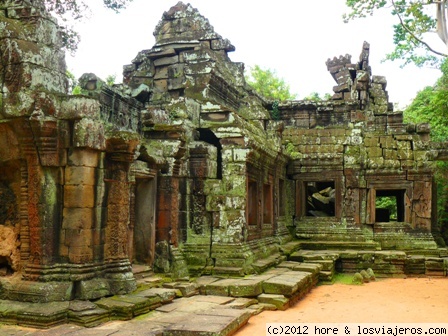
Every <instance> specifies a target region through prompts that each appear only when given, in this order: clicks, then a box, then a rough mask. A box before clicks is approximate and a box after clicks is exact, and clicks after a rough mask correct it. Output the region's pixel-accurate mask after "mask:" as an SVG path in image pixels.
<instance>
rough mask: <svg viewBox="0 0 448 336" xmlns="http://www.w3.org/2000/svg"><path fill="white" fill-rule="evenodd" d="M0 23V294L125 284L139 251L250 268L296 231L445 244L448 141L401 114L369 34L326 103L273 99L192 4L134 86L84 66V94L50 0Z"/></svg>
mask: <svg viewBox="0 0 448 336" xmlns="http://www.w3.org/2000/svg"><path fill="white" fill-rule="evenodd" d="M0 27H1V29H0V55H1V62H0V74H1V76H0V83H1V96H0V119H1V121H0V128H1V131H0V172H1V174H0V193H1V196H2V197H1V198H0V220H1V223H0V237H1V240H0V272H1V273H0V298H7V299H13V300H28V301H63V300H71V299H95V298H98V297H102V296H107V295H111V294H117V293H126V292H129V291H132V290H133V289H134V288H135V278H134V275H133V272H132V265H137V264H139V265H146V266H148V267H150V268H152V269H153V270H155V271H157V272H166V273H171V274H172V275H173V277H183V276H187V275H200V274H211V273H213V274H232V275H244V274H247V273H253V272H256V271H258V270H259V269H257V267H258V266H259V265H260V264H259V261H260V260H267V259H270V260H274V261H275V260H276V259H281V258H283V256H281V254H280V253H279V251H281V246H282V245H283V244H285V243H287V242H289V241H291V240H292V239H301V240H303V246H308V247H310V248H317V247H318V248H322V247H325V246H331V247H336V248H337V247H338V246H339V247H344V248H346V247H351V248H357V247H358V248H372V249H405V250H408V249H430V250H431V249H432V250H435V249H436V248H437V246H436V244H435V242H434V239H433V237H432V235H431V230H432V227H433V226H434V223H435V220H436V215H435V212H434V209H435V207H434V206H433V205H434V202H435V189H434V186H433V166H432V165H433V162H434V160H436V159H443V158H445V157H446V153H445V151H444V150H443V148H444V147H443V146H442V145H440V144H439V145H436V144H433V143H431V141H430V137H429V128H428V126H427V125H406V124H403V116H402V114H401V113H400V112H394V111H393V109H392V105H391V103H389V102H388V99H387V92H386V90H385V89H386V80H385V78H384V77H380V76H373V75H372V73H371V69H370V67H369V64H368V56H369V46H368V44H365V45H364V46H363V50H362V53H361V57H360V59H359V61H356V62H352V61H351V58H350V56H344V57H340V58H334V59H333V60H328V61H327V67H328V70H329V71H330V73H331V75H332V76H333V77H334V79H335V80H336V82H337V85H336V86H335V87H334V92H335V94H334V96H333V97H332V99H331V100H329V101H325V102H312V101H288V102H280V104H276V103H274V102H270V101H267V100H265V99H264V98H263V97H260V96H258V95H257V94H256V93H255V92H254V91H253V90H252V89H251V88H250V87H249V86H248V85H247V84H246V83H245V79H244V65H243V64H241V63H235V62H232V61H231V60H230V58H229V57H228V53H229V52H231V51H233V50H234V49H235V48H234V46H233V45H232V44H231V43H230V42H229V41H228V40H227V39H224V38H222V37H221V36H220V35H218V34H217V33H216V32H215V31H214V29H213V27H212V26H211V25H210V23H209V22H208V20H207V19H205V18H204V17H202V16H201V15H200V14H199V12H198V11H197V10H196V9H194V8H192V7H191V6H190V5H186V4H183V3H182V2H179V3H178V4H177V5H175V6H174V7H172V8H171V9H170V10H168V11H167V12H165V13H164V14H163V16H162V19H161V21H160V23H159V24H158V26H157V27H156V29H155V32H154V36H155V38H156V43H155V45H154V46H153V47H152V48H151V49H148V50H143V51H141V52H139V53H138V54H137V55H136V57H135V59H134V60H132V62H131V64H129V65H126V66H125V67H124V74H123V75H124V77H123V84H122V85H116V86H114V87H108V86H107V85H106V84H105V83H104V82H103V81H102V80H101V79H99V78H98V77H97V76H95V75H94V74H93V73H90V74H84V75H83V76H82V77H81V79H80V84H81V87H82V94H81V95H76V96H73V95H69V94H68V93H67V90H68V88H67V79H66V76H65V71H66V69H65V62H64V54H63V52H61V51H60V45H61V37H60V33H59V30H58V27H57V25H56V23H55V21H54V19H53V18H51V17H50V16H49V15H48V14H47V13H46V12H45V10H44V9H43V7H42V6H40V5H39V2H38V1H33V2H31V1H29V0H15V1H12V0H7V1H3V2H2V4H1V5H0ZM92 70H93V71H94V69H92ZM382 197H388V198H389V199H392V200H393V202H395V208H396V214H393V215H391V214H390V213H388V211H387V210H386V209H382V208H380V207H379V206H377V200H378V199H380V198H382ZM267 264H268V263H267Z"/></svg>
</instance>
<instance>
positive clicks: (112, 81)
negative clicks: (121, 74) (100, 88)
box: [106, 74, 117, 86]
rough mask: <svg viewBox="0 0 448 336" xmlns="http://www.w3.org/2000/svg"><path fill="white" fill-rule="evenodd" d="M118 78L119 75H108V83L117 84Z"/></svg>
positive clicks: (110, 84)
mask: <svg viewBox="0 0 448 336" xmlns="http://www.w3.org/2000/svg"><path fill="white" fill-rule="evenodd" d="M116 79H117V75H115V74H114V75H108V76H107V77H106V84H107V85H109V86H112V85H114V84H115V80H116Z"/></svg>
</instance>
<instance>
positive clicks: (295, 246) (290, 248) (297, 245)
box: [280, 240, 302, 256]
mask: <svg viewBox="0 0 448 336" xmlns="http://www.w3.org/2000/svg"><path fill="white" fill-rule="evenodd" d="M301 248H302V242H300V241H297V240H293V241H290V242H288V243H286V244H283V245H281V246H280V252H281V253H282V254H284V255H286V256H289V255H290V254H291V253H294V252H296V251H298V250H300V249H301Z"/></svg>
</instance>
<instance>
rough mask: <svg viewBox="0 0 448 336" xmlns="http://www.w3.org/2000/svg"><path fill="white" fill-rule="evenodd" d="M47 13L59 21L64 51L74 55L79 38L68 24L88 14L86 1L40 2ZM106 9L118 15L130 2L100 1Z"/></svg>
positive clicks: (45, 0)
mask: <svg viewBox="0 0 448 336" xmlns="http://www.w3.org/2000/svg"><path fill="white" fill-rule="evenodd" d="M41 1H42V3H43V4H44V6H45V8H46V9H47V11H48V12H50V13H51V14H53V15H54V16H55V17H56V18H57V19H58V21H59V24H60V25H61V29H62V42H63V47H64V49H66V50H68V51H70V52H71V53H74V52H75V51H76V49H77V47H78V43H79V41H80V36H79V34H78V33H77V32H76V30H75V29H74V28H73V24H71V23H70V22H73V21H77V20H81V19H82V18H84V17H86V16H88V15H89V14H90V10H89V7H88V5H87V3H86V1H83V0H41ZM101 1H102V3H103V5H104V6H105V7H106V8H109V9H111V10H113V11H114V12H116V13H118V12H120V11H121V10H122V9H125V8H126V6H127V4H128V3H129V2H131V1H132V0H101Z"/></svg>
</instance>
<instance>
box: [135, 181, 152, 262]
mask: <svg viewBox="0 0 448 336" xmlns="http://www.w3.org/2000/svg"><path fill="white" fill-rule="evenodd" d="M156 199H157V177H156V176H153V177H146V178H136V184H135V223H134V230H133V246H132V263H133V264H140V265H146V266H150V267H152V266H153V264H154V256H155V245H156Z"/></svg>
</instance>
